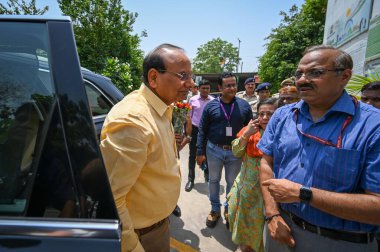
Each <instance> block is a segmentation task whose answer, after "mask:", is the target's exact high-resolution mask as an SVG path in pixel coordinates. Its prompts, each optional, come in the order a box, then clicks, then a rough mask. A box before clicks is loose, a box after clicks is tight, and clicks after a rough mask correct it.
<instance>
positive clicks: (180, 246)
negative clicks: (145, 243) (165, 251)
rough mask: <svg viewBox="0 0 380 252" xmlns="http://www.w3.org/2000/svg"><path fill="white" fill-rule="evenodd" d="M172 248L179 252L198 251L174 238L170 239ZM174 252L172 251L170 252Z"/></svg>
mask: <svg viewBox="0 0 380 252" xmlns="http://www.w3.org/2000/svg"><path fill="white" fill-rule="evenodd" d="M170 248H172V249H174V251H177V252H196V251H198V250H195V249H193V248H192V247H191V246H189V245H186V244H184V243H182V242H180V241H177V240H176V239H174V238H173V237H170ZM170 251H172V250H170Z"/></svg>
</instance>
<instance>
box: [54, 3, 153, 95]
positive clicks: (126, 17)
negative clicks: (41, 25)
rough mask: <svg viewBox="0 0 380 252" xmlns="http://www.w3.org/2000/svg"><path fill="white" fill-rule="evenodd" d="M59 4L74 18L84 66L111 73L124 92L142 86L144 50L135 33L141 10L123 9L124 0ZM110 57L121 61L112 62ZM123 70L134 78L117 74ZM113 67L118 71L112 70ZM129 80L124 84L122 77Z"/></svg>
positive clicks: (77, 41)
mask: <svg viewBox="0 0 380 252" xmlns="http://www.w3.org/2000/svg"><path fill="white" fill-rule="evenodd" d="M58 3H59V6H60V8H61V11H62V12H63V13H64V14H65V15H68V16H70V17H71V19H72V20H73V24H74V32H75V39H76V43H77V47H78V53H79V57H80V61H81V65H83V66H85V67H86V68H88V69H90V70H92V71H95V72H99V73H102V72H106V73H108V74H109V75H110V77H111V79H112V81H113V82H117V83H118V84H119V85H121V86H119V88H120V89H121V90H122V91H123V92H126V93H128V92H130V91H131V89H130V88H129V87H130V86H132V87H136V86H139V85H140V83H141V75H142V62H143V52H142V51H141V50H140V49H139V43H140V37H139V36H138V35H136V34H135V35H132V34H131V33H132V31H133V27H132V25H133V24H134V22H135V20H136V18H137V13H132V12H129V11H127V10H125V9H123V6H122V3H121V0H81V1H73V0H58ZM143 36H146V33H144V34H143ZM110 59H111V61H112V59H113V60H114V61H115V62H116V61H117V63H115V62H113V63H110V62H109V61H110ZM116 59H117V60H116ZM116 66H117V67H116ZM126 66H128V67H126ZM120 69H125V70H127V71H128V72H127V73H125V75H126V76H127V75H129V76H130V78H120V77H117V76H120V75H121V73H120V72H118V71H119V70H120ZM112 70H115V71H116V72H114V73H111V72H110V71H112ZM123 75H124V74H123ZM126 79H128V82H125V83H124V84H123V83H122V81H121V80H123V81H124V80H126ZM123 85H125V87H123Z"/></svg>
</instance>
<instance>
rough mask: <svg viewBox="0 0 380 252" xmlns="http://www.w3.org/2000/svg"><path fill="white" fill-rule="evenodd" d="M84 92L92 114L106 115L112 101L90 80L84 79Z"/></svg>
mask: <svg viewBox="0 0 380 252" xmlns="http://www.w3.org/2000/svg"><path fill="white" fill-rule="evenodd" d="M85 87H86V93H87V98H88V102H89V104H90V109H91V113H92V116H99V115H106V114H107V113H108V112H109V111H110V110H111V108H112V106H113V105H112V103H111V102H110V101H109V99H107V97H106V96H104V95H103V94H102V93H101V92H100V91H99V90H98V89H97V88H95V87H94V86H93V85H92V84H91V83H90V82H88V81H85Z"/></svg>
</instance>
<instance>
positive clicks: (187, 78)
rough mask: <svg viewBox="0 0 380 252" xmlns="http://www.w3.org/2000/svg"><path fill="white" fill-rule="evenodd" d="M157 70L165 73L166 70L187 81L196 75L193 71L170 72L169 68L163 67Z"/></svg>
mask: <svg viewBox="0 0 380 252" xmlns="http://www.w3.org/2000/svg"><path fill="white" fill-rule="evenodd" d="M157 71H158V72H160V73H165V72H166V73H170V74H172V75H175V76H177V77H178V78H179V79H180V80H181V81H187V80H190V79H195V75H194V74H193V73H185V72H182V73H175V72H170V71H168V70H163V69H158V70H157Z"/></svg>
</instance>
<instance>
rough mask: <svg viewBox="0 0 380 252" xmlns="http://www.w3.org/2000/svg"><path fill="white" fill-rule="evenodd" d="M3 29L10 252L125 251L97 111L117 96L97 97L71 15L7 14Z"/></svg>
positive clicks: (2, 216) (4, 202)
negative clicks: (99, 137) (100, 143)
mask: <svg viewBox="0 0 380 252" xmlns="http://www.w3.org/2000/svg"><path fill="white" fill-rule="evenodd" d="M0 34H1V36H0V96H1V99H0V251H8V250H9V251H10V250H12V251H13V250H17V251H55V252H57V251H120V246H121V243H120V239H121V223H120V220H119V217H118V215H117V211H116V207H115V203H114V201H113V197H112V193H111V190H110V186H109V182H108V179H107V174H106V171H105V168H104V164H103V160H102V157H101V154H100V151H99V146H98V140H97V133H96V130H95V128H94V123H93V120H92V116H91V111H92V112H93V114H94V120H95V121H96V120H97V117H98V118H100V117H103V120H104V115H105V114H106V112H108V110H107V108H106V106H105V104H106V105H107V102H108V103H109V104H108V105H109V106H112V104H113V103H114V102H116V101H110V100H105V101H99V100H98V98H97V96H96V95H95V93H96V92H100V93H101V94H103V95H104V91H103V90H102V89H101V87H100V86H99V85H98V86H92V85H91V77H90V76H91V75H93V73H91V72H88V71H86V70H81V68H80V65H79V59H78V55H77V51H76V46H75V40H74V36H73V30H72V24H71V21H70V19H69V18H65V17H61V18H57V19H48V18H43V17H29V16H0ZM87 72H88V73H87ZM82 73H83V76H86V75H87V74H88V78H86V77H85V78H84V79H85V80H86V81H87V82H89V83H87V84H86V85H87V86H86V88H85V85H84V83H83V77H82ZM86 90H87V94H88V97H89V99H90V100H91V99H96V103H95V104H97V105H98V107H99V108H95V107H96V105H95V106H92V107H91V108H90V106H89V104H88V98H87V96H86ZM93 91H94V92H95V93H91V92H93ZM121 98H122V95H121ZM121 98H120V99H121ZM108 99H109V98H108ZM100 123H102V120H100Z"/></svg>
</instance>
